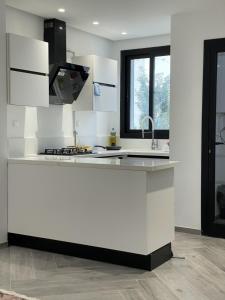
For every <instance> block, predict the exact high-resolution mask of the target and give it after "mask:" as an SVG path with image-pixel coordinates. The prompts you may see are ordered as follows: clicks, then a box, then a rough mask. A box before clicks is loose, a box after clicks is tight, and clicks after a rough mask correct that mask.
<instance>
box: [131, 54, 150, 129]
mask: <svg viewBox="0 0 225 300" xmlns="http://www.w3.org/2000/svg"><path fill="white" fill-rule="evenodd" d="M130 67H131V72H130V129H141V120H142V119H143V118H144V117H145V116H146V115H149V69H150V58H139V59H133V60H131V66H130ZM144 125H145V126H144V128H145V129H148V121H146V123H145V124H144Z"/></svg>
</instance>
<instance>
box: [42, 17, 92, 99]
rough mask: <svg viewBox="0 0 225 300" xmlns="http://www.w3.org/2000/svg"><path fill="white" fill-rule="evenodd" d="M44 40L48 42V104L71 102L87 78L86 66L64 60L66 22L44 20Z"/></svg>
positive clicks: (87, 69)
mask: <svg viewBox="0 0 225 300" xmlns="http://www.w3.org/2000/svg"><path fill="white" fill-rule="evenodd" d="M44 40H45V41H46V42H48V44H49V94H50V104H71V103H73V101H74V100H76V99H77V98H78V96H79V94H80V92H81V90H82V88H83V86H84V84H85V82H86V80H87V78H88V75H89V74H88V71H89V68H88V67H84V66H80V65H75V64H71V63H67V62H66V23H65V22H63V21H61V20H57V19H50V20H45V21H44Z"/></svg>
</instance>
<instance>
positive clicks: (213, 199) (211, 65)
mask: <svg viewBox="0 0 225 300" xmlns="http://www.w3.org/2000/svg"><path fill="white" fill-rule="evenodd" d="M202 233H203V234H205V235H210V236H215V237H224V238H225V39H216V40H208V41H205V45H204V82H203V110H202Z"/></svg>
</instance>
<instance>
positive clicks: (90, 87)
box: [73, 55, 117, 112]
mask: <svg viewBox="0 0 225 300" xmlns="http://www.w3.org/2000/svg"><path fill="white" fill-rule="evenodd" d="M75 63H76V64H79V65H83V66H87V67H89V68H90V70H89V78H88V80H87V82H86V84H85V86H84V88H83V89H82V91H81V93H80V95H79V97H78V99H77V100H76V101H74V103H73V106H74V109H75V110H77V111H79V110H80V111H84V110H86V111H91V110H94V111H109V112H110V111H114V112H115V111H116V110H117V105H116V104H117V61H116V60H113V59H109V58H105V57H100V56H96V55H88V56H77V57H76V58H75ZM96 83H97V84H98V90H99V94H98V95H97V94H96V93H95V88H94V85H95V84H96Z"/></svg>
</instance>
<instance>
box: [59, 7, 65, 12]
mask: <svg viewBox="0 0 225 300" xmlns="http://www.w3.org/2000/svg"><path fill="white" fill-rule="evenodd" d="M65 11H66V10H65V8H58V12H60V13H64V12H65Z"/></svg>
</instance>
